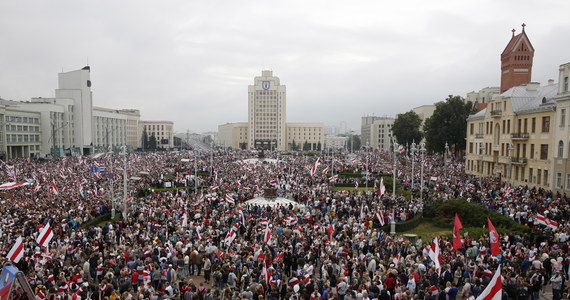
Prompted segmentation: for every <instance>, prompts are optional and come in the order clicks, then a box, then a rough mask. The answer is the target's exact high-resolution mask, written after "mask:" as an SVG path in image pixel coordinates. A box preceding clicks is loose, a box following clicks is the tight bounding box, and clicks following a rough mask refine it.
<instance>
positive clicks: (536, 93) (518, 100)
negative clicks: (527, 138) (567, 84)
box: [501, 84, 558, 114]
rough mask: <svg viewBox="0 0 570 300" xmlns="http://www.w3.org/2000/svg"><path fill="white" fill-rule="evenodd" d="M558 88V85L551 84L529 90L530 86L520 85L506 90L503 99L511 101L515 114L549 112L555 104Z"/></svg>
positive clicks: (502, 95)
mask: <svg viewBox="0 0 570 300" xmlns="http://www.w3.org/2000/svg"><path fill="white" fill-rule="evenodd" d="M557 88H558V85H557V84H550V85H546V86H540V87H537V88H536V89H530V90H529V89H528V85H519V86H515V87H512V88H510V89H508V90H506V91H505V92H503V93H502V94H501V97H503V98H510V99H511V106H512V109H513V112H514V113H515V114H523V113H532V112H540V111H548V110H552V106H554V104H555V103H554V98H555V97H556V93H557Z"/></svg>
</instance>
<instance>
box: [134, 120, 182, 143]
mask: <svg viewBox="0 0 570 300" xmlns="http://www.w3.org/2000/svg"><path fill="white" fill-rule="evenodd" d="M139 126H140V129H139V130H140V136H141V138H142V137H143V136H144V134H143V132H146V136H147V137H148V138H149V139H150V138H151V137H152V136H154V138H155V139H156V146H157V148H163V149H171V148H174V131H173V127H174V123H173V122H172V121H140V122H139Z"/></svg>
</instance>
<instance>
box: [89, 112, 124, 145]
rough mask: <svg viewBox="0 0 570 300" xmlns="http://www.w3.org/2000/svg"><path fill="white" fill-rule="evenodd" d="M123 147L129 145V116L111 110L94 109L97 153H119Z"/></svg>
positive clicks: (94, 133)
mask: <svg viewBox="0 0 570 300" xmlns="http://www.w3.org/2000/svg"><path fill="white" fill-rule="evenodd" d="M122 145H127V115H125V114H121V113H119V111H117V110H113V109H109V108H102V107H93V147H94V148H95V152H97V153H99V152H107V151H115V152H118V151H120V150H121V146H122Z"/></svg>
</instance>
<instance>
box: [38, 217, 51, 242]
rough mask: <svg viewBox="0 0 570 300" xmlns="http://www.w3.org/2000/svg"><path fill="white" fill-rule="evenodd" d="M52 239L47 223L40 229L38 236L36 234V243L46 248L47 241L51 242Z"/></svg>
mask: <svg viewBox="0 0 570 300" xmlns="http://www.w3.org/2000/svg"><path fill="white" fill-rule="evenodd" d="M52 238H53V230H52V229H51V226H50V225H49V222H47V223H46V225H44V227H43V228H42V230H40V234H38V237H37V239H36V243H38V244H39V245H40V246H42V247H47V245H48V244H49V241H51V239H52Z"/></svg>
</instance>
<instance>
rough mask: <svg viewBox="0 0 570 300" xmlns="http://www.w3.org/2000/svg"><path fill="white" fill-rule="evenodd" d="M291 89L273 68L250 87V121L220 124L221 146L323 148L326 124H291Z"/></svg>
mask: <svg viewBox="0 0 570 300" xmlns="http://www.w3.org/2000/svg"><path fill="white" fill-rule="evenodd" d="M286 117H287V92H286V86H285V85H281V82H280V80H279V77H276V76H273V72H272V71H262V72H261V76H256V77H255V78H254V84H253V85H249V86H248V121H247V122H246V123H243V122H242V123H227V124H223V125H219V126H218V134H217V137H216V139H215V142H216V144H217V145H220V146H225V147H232V148H240V149H260V148H261V149H266V150H279V151H284V150H293V149H298V150H302V149H304V148H306V149H308V150H317V149H319V150H320V149H323V147H324V142H325V141H324V125H323V124H322V123H287V122H286Z"/></svg>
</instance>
